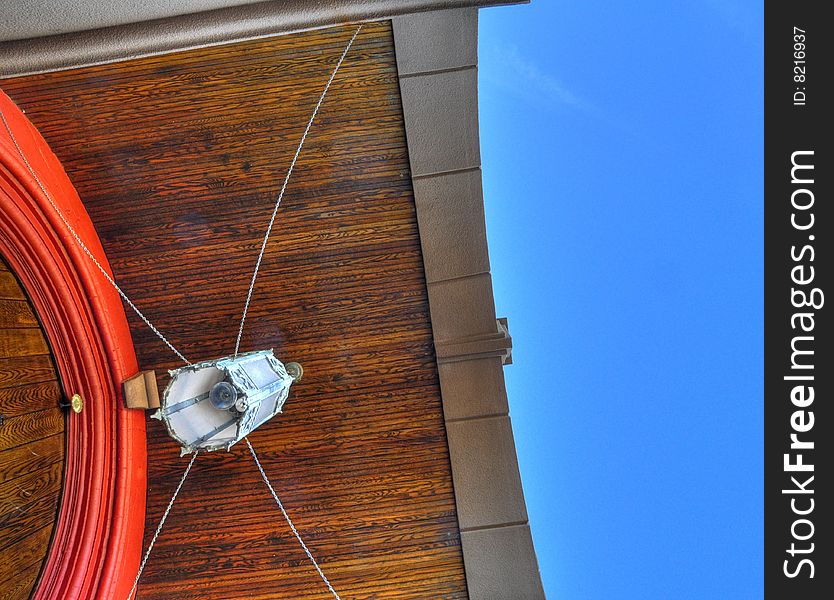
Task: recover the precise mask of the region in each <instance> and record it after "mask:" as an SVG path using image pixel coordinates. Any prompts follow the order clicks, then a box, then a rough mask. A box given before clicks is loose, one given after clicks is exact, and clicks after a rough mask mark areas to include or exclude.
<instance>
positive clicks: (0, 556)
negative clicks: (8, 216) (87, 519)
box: [0, 259, 64, 600]
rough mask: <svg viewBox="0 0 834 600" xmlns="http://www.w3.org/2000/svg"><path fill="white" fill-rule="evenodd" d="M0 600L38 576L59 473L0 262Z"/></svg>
mask: <svg viewBox="0 0 834 600" xmlns="http://www.w3.org/2000/svg"><path fill="white" fill-rule="evenodd" d="M0 357H2V358H0V415H2V418H0V599H2V600H18V599H20V600H22V599H25V598H28V597H29V595H30V593H31V591H32V589H33V588H34V585H35V582H36V580H37V576H38V573H39V572H40V570H41V566H42V564H43V561H44V558H45V557H46V553H47V551H48V550H49V542H50V539H51V536H52V529H53V526H54V524H55V520H56V518H57V515H58V502H59V499H60V494H61V482H62V478H63V467H64V433H63V432H64V415H63V414H62V412H61V409H60V408H59V406H58V403H59V401H60V397H61V391H60V387H59V385H58V381H57V374H56V372H55V368H54V367H53V365H52V360H51V358H50V355H49V348H48V346H47V344H46V340H45V338H44V335H43V332H42V331H41V329H40V325H39V324H38V320H37V318H36V317H35V314H34V312H33V311H32V306H31V305H30V303H29V301H28V300H27V299H26V295H25V293H24V292H23V290H22V289H21V287H20V285H19V284H18V282H17V280H16V279H15V277H14V274H12V273H11V272H10V271H9V269H8V267H7V266H6V264H5V263H4V262H3V261H2V259H0Z"/></svg>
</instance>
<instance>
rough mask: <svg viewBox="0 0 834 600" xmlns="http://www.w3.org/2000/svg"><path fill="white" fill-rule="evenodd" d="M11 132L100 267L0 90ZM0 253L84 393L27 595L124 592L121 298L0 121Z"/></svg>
mask: <svg viewBox="0 0 834 600" xmlns="http://www.w3.org/2000/svg"><path fill="white" fill-rule="evenodd" d="M0 111H2V114H3V116H4V117H5V120H6V122H7V123H8V126H9V128H10V129H11V130H12V132H13V134H14V138H15V140H16V141H17V144H18V145H19V146H20V149H21V151H22V152H23V153H24V155H25V156H26V158H27V160H28V161H29V164H30V165H31V167H32V169H33V170H34V171H35V172H36V173H37V175H38V178H39V179H40V181H41V183H42V184H43V186H44V187H45V188H46V189H47V190H48V191H49V193H50V195H51V196H52V198H53V199H54V201H55V203H56V204H57V205H58V206H59V207H60V208H61V212H62V213H63V214H64V216H65V217H66V218H67V220H68V221H69V222H70V223H71V224H72V226H73V227H74V228H75V230H76V232H77V233H78V235H79V236H80V237H81V239H82V240H84V242H85V244H86V245H87V247H88V248H89V249H90V251H91V252H92V253H93V255H95V256H96V258H97V259H98V260H99V261H100V262H101V264H102V265H103V266H104V268H105V269H108V270H109V266H108V263H107V260H106V258H105V255H104V250H103V249H102V247H101V243H100V241H99V239H98V236H97V234H96V231H95V229H94V228H93V224H92V221H90V218H89V216H88V215H87V212H86V211H85V210H84V205H83V204H82V203H81V200H80V199H79V197H78V194H77V193H76V191H75V189H74V188H73V186H72V183H70V180H69V178H68V177H67V175H66V173H65V172H64V170H63V168H62V167H61V164H60V162H59V161H58V159H57V158H56V156H55V155H54V154H53V153H52V151H51V150H50V149H49V147H48V146H47V144H46V141H45V140H44V139H43V138H42V137H41V136H40V134H39V133H38V132H37V130H36V129H35V127H34V126H33V125H32V124H31V123H30V122H29V121H28V119H27V118H26V117H25V116H24V115H23V113H22V112H21V111H20V110H19V109H18V108H17V107H16V106H15V105H14V103H13V102H12V101H11V100H10V99H9V97H8V96H6V95H5V94H4V93H3V92H2V91H0ZM0 253H2V255H3V256H4V257H5V258H6V260H7V262H8V263H9V265H10V267H11V268H12V270H13V271H14V272H15V273H16V274H17V276H18V278H19V279H20V281H21V283H22V284H23V287H24V288H25V289H26V291H27V293H28V294H29V296H30V298H31V300H32V303H33V304H34V306H35V309H36V310H37V313H38V316H39V317H40V319H41V322H42V324H43V327H44V330H45V331H46V335H47V337H48V339H49V343H50V346H51V348H52V351H53V355H54V357H55V361H56V366H57V368H58V372H59V373H60V376H61V381H62V384H63V387H64V391H65V392H66V393H67V394H68V395H72V394H75V393H79V394H81V395H82V397H83V398H84V410H83V411H82V412H81V413H80V414H75V413H72V412H70V413H69V416H68V418H67V430H66V436H67V452H66V470H65V473H64V490H63V495H62V498H61V507H60V510H59V515H58V522H57V523H56V526H55V530H54V533H53V539H52V545H51V547H50V550H49V554H48V556H47V558H46V562H45V564H44V568H43V571H42V573H41V579H40V581H39V582H38V585H37V587H36V589H35V592H34V595H33V598H34V599H36V600H47V599H48V600H76V599H79V600H81V599H84V600H87V599H94V598H95V599H108V600H110V599H113V600H122V599H126V598H127V595H128V593H129V591H130V588H131V586H132V584H133V578H134V577H135V574H136V571H137V569H138V567H139V558H140V554H141V550H142V549H141V546H142V535H143V531H144V521H145V490H146V484H147V463H146V460H147V454H146V446H145V415H144V413H143V412H142V411H131V410H128V409H126V408H124V405H123V402H122V399H121V389H120V388H121V382H122V381H123V380H124V379H125V378H127V377H129V376H131V375H133V374H135V373H136V372H137V370H138V369H137V365H136V356H135V353H134V349H133V343H132V341H131V337H130V330H129V328H128V324H127V319H126V318H125V314H124V309H123V307H122V302H121V299H120V298H119V295H118V294H117V293H116V291H115V290H114V289H113V288H112V287H111V286H110V285H109V284H108V283H107V281H106V280H105V279H104V277H103V276H102V275H101V273H100V272H99V271H98V269H96V267H95V265H93V264H92V261H91V260H90V259H89V258H88V257H87V256H86V255H85V254H84V253H83V251H82V250H81V248H79V247H78V244H77V243H76V242H75V240H74V239H73V238H72V234H71V233H70V232H69V231H68V230H67V228H66V227H65V226H64V224H63V223H62V222H61V220H60V218H59V217H58V215H57V214H56V212H55V210H54V209H53V208H52V207H51V206H50V204H49V202H48V200H47V199H46V197H45V196H44V194H43V192H42V191H41V189H40V188H39V186H38V184H37V182H36V181H35V180H34V179H33V177H32V175H31V174H30V173H29V170H28V169H27V167H26V165H25V164H24V162H23V161H22V159H21V157H20V154H19V152H18V149H17V148H16V147H15V144H14V142H13V140H12V139H11V137H10V136H9V133H8V131H7V130H6V127H5V126H3V125H2V123H0Z"/></svg>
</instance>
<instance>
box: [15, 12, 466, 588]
mask: <svg viewBox="0 0 834 600" xmlns="http://www.w3.org/2000/svg"><path fill="white" fill-rule="evenodd" d="M354 30H355V27H351V26H347V27H338V28H330V29H325V30H318V31H314V32H306V33H300V34H294V35H290V36H282V37H277V38H271V39H264V40H257V41H251V42H244V43H237V44H231V45H226V46H218V47H213V48H206V49H199V50H192V51H188V52H182V53H177V54H169V55H164V56H158V57H150V58H143V59H138V60H133V61H129V62H123V63H117V64H112V65H102V66H94V67H88V68H83V69H77V70H72V71H64V72H59V73H49V74H43V75H34V76H27V77H23V78H18V79H10V80H5V81H2V82H0V85H2V87H3V89H4V90H5V91H6V93H7V94H9V96H11V97H12V99H14V100H15V102H17V104H18V105H19V106H20V107H21V108H23V109H24V110H25V111H26V114H27V116H28V117H29V119H31V120H32V122H33V123H34V124H35V125H36V126H37V127H38V128H39V130H40V131H41V133H42V134H43V136H44V137H45V138H46V140H47V142H48V143H49V144H50V146H51V147H52V149H53V150H54V151H55V153H56V154H57V155H58V157H59V158H60V159H61V161H62V162H63V164H64V166H65V168H66V170H67V173H68V174H69V176H70V179H71V180H72V181H73V183H74V184H75V186H76V188H77V189H78V191H79V194H80V196H81V198H82V200H83V201H84V203H85V205H86V207H87V210H88V212H89V213H90V216H91V218H92V220H93V222H94V223H95V226H96V228H97V230H98V233H99V235H100V237H101V239H102V242H103V245H104V248H105V251H106V253H107V256H108V258H109V260H110V263H111V265H112V268H113V271H114V273H115V276H116V279H117V280H118V281H119V282H120V283H121V285H122V286H123V288H124V289H125V291H126V292H127V294H128V295H129V296H130V297H131V298H132V299H133V300H134V302H135V303H136V304H137V305H138V306H140V307H141V309H142V310H143V312H145V314H146V315H147V316H148V317H149V318H150V319H151V320H152V321H153V322H154V324H155V325H156V326H157V327H158V328H159V329H160V330H162V331H163V332H164V333H165V334H166V335H167V336H168V338H169V339H170V340H171V341H172V342H173V343H174V345H175V346H177V348H178V349H179V350H180V351H182V352H183V354H185V355H186V356H187V357H188V358H189V359H190V360H191V361H197V360H204V359H210V358H216V357H219V356H223V355H227V354H229V353H230V352H232V350H233V348H234V339H235V335H236V333H237V324H238V321H239V318H240V314H241V310H242V308H243V301H244V299H245V297H246V290H247V287H248V283H249V278H250V276H251V272H252V268H253V267H254V263H255V259H256V257H257V253H258V250H259V246H260V240H261V238H262V236H263V233H264V231H265V228H266V225H267V222H268V219H269V215H270V213H271V210H272V205H273V203H274V201H275V197H276V194H277V192H278V190H279V189H280V185H281V182H282V180H283V177H284V174H285V172H286V169H287V167H288V165H289V161H290V159H291V158H292V154H293V152H294V150H295V146H296V144H297V143H298V140H299V138H300V135H301V133H302V131H303V129H304V126H305V124H306V121H307V119H308V118H309V115H310V112H311V110H312V108H313V106H314V105H315V102H316V100H317V99H318V96H319V94H320V92H321V89H322V87H323V85H324V83H325V82H326V80H327V77H328V75H329V72H330V70H331V69H332V68H333V66H334V65H335V62H336V61H337V59H338V57H339V55H340V54H341V51H342V49H343V48H344V46H345V44H346V42H347V40H348V39H349V38H350V36H351V35H352V34H353V32H354ZM128 318H129V321H130V324H131V330H132V334H133V338H134V344H135V346H136V351H137V356H138V358H139V364H140V367H141V368H143V369H156V372H157V375H158V378H159V383H160V386H161V387H164V386H165V385H166V384H167V381H168V376H167V369H171V368H176V367H178V366H180V364H181V363H178V361H177V358H176V357H175V356H174V355H173V354H172V353H171V352H170V351H169V350H168V349H167V348H166V347H165V346H164V345H163V344H162V343H161V342H160V341H159V340H158V339H157V338H155V337H154V335H153V334H152V333H151V332H150V331H149V330H148V329H147V328H146V327H144V326H143V325H142V324H141V322H140V321H139V320H138V318H136V316H135V315H134V314H132V313H131V312H128ZM263 348H275V351H276V355H277V356H278V357H279V358H281V359H283V360H296V361H298V362H301V363H302V364H303V365H304V368H305V374H304V378H303V380H302V381H301V382H299V383H298V384H296V385H295V386H294V387H293V389H292V392H291V394H290V399H289V401H288V402H287V404H286V406H285V408H284V414H283V415H280V416H279V417H277V418H275V419H274V420H273V421H271V422H269V423H267V424H266V425H264V426H263V427H262V428H261V429H259V430H258V431H256V432H255V433H254V434H253V435H252V436H251V438H250V439H251V441H252V443H253V445H254V446H255V448H256V450H258V452H259V454H260V457H261V461H262V463H263V464H264V466H265V468H266V470H267V473H268V474H269V476H270V477H271V479H272V482H273V485H274V486H275V488H276V490H277V491H278V493H279V495H280V496H281V498H282V500H283V502H284V504H285V506H286V508H287V510H288V512H289V513H290V515H291V516H292V517H293V519H294V521H295V524H296V526H297V527H298V529H299V530H300V532H301V533H302V535H303V536H304V537H305V540H306V541H307V544H308V545H309V546H310V548H311V550H312V552H313V554H314V555H315V556H316V558H317V559H318V560H319V563H320V564H321V566H322V568H323V569H324V571H325V573H326V574H327V575H328V577H329V578H330V580H331V582H332V583H333V585H334V587H335V588H336V590H337V591H339V593H340V594H341V595H342V597H343V598H354V599H363V598H403V599H405V598H408V599H419V598H426V599H428V598H432V599H435V598H466V597H467V592H466V583H465V578H464V571H463V562H462V558H461V550H460V535H459V530H458V522H457V515H456V513H455V502H454V494H453V489H452V483H451V474H450V466H449V458H448V447H447V443H446V432H445V427H444V423H443V415H442V406H441V400H440V391H439V385H438V379H437V369H436V362H435V355H434V347H433V344H432V335H431V324H430V321H429V312H428V302H427V297H426V286H425V280H424V275H423V265H422V257H421V251H420V240H419V234H418V230H417V223H416V218H415V211H414V201H413V193H412V189H411V179H410V174H409V167H408V157H407V150H406V141H405V134H404V127H403V120H402V111H401V106H400V97H399V88H398V84H397V77H396V65H395V60H394V51H393V42H392V35H391V29H390V24H389V23H387V22H380V23H373V24H369V25H366V26H365V28H364V29H363V30H362V32H361V33H360V35H359V37H358V38H357V40H356V43H355V44H354V47H353V48H352V49H351V51H350V53H349V55H348V57H347V59H346V60H345V63H344V65H343V67H342V69H341V70H340V72H339V74H338V76H337V78H336V80H335V81H334V83H333V85H332V87H331V89H330V92H329V94H328V96H327V99H326V100H325V103H324V105H323V106H322V109H321V111H320V113H319V116H318V117H317V120H316V123H315V124H314V126H313V128H312V130H311V132H310V136H309V137H308V139H307V142H306V145H305V147H304V150H303V152H302V155H301V158H300V160H299V162H298V164H297V166H296V169H295V172H294V174H293V178H292V181H291V182H290V185H289V187H288V190H287V193H286V195H285V196H284V200H283V203H282V206H281V208H280V210H279V213H278V218H277V220H276V224H275V228H274V230H273V233H272V238H271V241H270V243H269V245H268V247H267V251H266V255H265V257H264V263H263V266H262V268H261V273H260V276H259V280H258V285H257V288H256V290H255V294H254V296H253V301H252V307H251V309H250V313H249V316H248V318H247V327H246V332H245V334H244V337H243V342H242V345H241V350H244V351H248V350H255V349H263ZM148 458H149V486H148V511H147V521H146V543H147V541H148V540H149V539H150V536H151V534H152V533H153V530H154V529H155V527H156V523H157V520H158V518H159V516H160V515H161V514H162V512H163V510H164V508H165V506H166V504H167V502H168V500H169V497H170V495H171V493H172V492H173V490H174V488H175V487H176V484H177V481H178V480H179V477H180V475H181V473H182V471H183V469H184V467H185V465H186V463H187V460H188V459H187V458H180V457H179V455H178V448H177V446H176V444H175V443H174V442H173V441H172V440H171V439H169V438H168V436H167V434H166V433H165V431H164V428H163V427H162V425H161V424H160V423H158V422H156V421H150V420H149V422H148ZM138 597H139V598H143V599H160V600H161V599H169V598H178V599H189V598H195V599H196V598H200V599H221V598H224V599H235V600H241V599H244V598H261V599H265V598H272V599H279V598H287V599H301V598H327V597H329V593H328V591H327V589H326V588H325V587H324V585H323V584H322V582H321V581H320V580H319V579H318V577H317V574H316V572H315V571H314V570H313V568H312V566H311V565H310V563H309V562H308V561H307V559H306V557H305V555H304V553H303V551H302V549H301V548H300V547H299V545H298V544H297V542H296V541H295V539H294V538H293V537H292V534H291V532H290V531H289V529H288V527H287V525H286V523H285V522H284V521H283V520H282V518H281V514H280V512H279V511H278V509H277V507H276V506H275V504H274V502H273V501H272V499H271V497H270V496H269V493H268V491H267V489H266V488H265V486H264V485H263V483H262V482H261V480H260V477H259V475H258V472H257V470H256V468H255V467H254V465H253V463H252V460H251V457H249V455H248V453H247V451H246V448H245V445H243V444H241V445H239V446H236V447H235V448H233V449H232V451H231V452H229V453H225V452H221V453H213V454H209V455H202V456H199V457H198V458H197V461H196V463H195V465H194V469H193V470H192V474H191V476H190V477H189V479H188V481H187V482H186V484H185V486H184V488H183V491H182V493H181V495H180V497H179V499H178V500H177V503H176V505H175V506H174V509H173V511H172V512H171V515H170V517H169V519H168V521H167V523H166V525H165V529H164V531H163V533H162V535H161V536H160V538H159V541H158V542H157V544H156V547H155V548H154V552H153V555H152V556H151V559H150V561H149V563H148V567H147V569H146V571H145V574H144V575H143V577H142V581H141V584H140V587H139V595H138Z"/></svg>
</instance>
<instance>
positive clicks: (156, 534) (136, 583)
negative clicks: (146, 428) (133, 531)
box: [127, 451, 199, 600]
mask: <svg viewBox="0 0 834 600" xmlns="http://www.w3.org/2000/svg"><path fill="white" fill-rule="evenodd" d="M197 454H199V451H195V452H194V454H193V455H192V456H191V461H190V462H189V463H188V466H187V467H186V468H185V472H184V473H183V474H182V479H180V483H179V485H178V486H177V489H175V490H174V495H173V496H171V500H170V502H168V507H167V508H166V509H165V512H164V513H162V518H161V519H160V520H159V525H157V526H156V531H155V532H154V534H153V538H151V543H150V544H148V549H147V550H146V551H145V556H144V557H143V558H142V563H141V564H140V565H139V572H138V573H137V574H136V579H134V580H133V587H132V588H130V593H129V594H128V595H127V600H131V598H133V594H135V593H136V588H137V587H138V586H139V579H140V578H141V577H142V571H144V570H145V564H146V563H147V562H148V557H149V556H150V555H151V550H153V546H154V544H156V538H158V537H159V534H160V532H162V526H163V525H165V521H166V519H167V518H168V513H170V512H171V507H172V506H174V500H176V499H177V496H178V495H179V493H180V490H181V489H182V484H184V483H185V478H186V477H188V473H189V471H191V465H193V464H194V461H195V460H197Z"/></svg>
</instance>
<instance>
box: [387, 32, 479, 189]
mask: <svg viewBox="0 0 834 600" xmlns="http://www.w3.org/2000/svg"><path fill="white" fill-rule="evenodd" d="M396 39H397V38H396V37H395V38H394V40H396ZM397 53H398V54H399V47H398V50H397ZM400 92H401V95H402V103H403V116H404V118H405V133H406V137H407V138H408V154H409V161H410V163H411V175H412V176H413V177H419V176H421V175H434V174H438V173H445V172H448V171H460V170H463V169H471V168H474V167H479V166H480V165H481V153H480V152H481V151H480V142H479V136H478V71H477V69H476V68H475V67H469V68H464V69H462V70H456V71H442V72H439V73H437V72H433V73H426V74H419V75H411V76H409V77H401V78H400Z"/></svg>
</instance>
